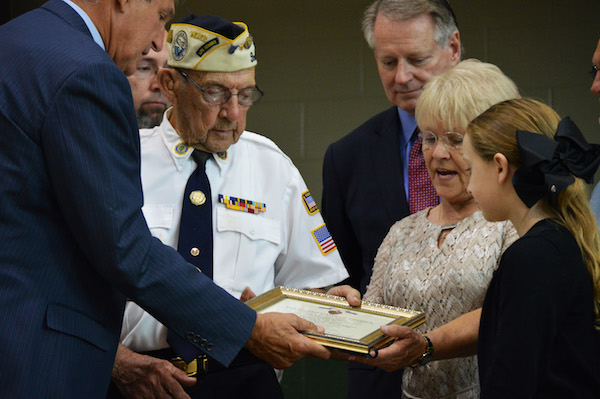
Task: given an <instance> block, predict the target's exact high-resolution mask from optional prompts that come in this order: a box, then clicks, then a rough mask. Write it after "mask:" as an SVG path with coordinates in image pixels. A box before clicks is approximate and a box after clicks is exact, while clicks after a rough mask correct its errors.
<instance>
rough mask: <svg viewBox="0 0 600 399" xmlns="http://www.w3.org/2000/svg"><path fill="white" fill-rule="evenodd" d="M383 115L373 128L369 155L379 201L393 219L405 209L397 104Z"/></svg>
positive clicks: (406, 208) (406, 205) (397, 217)
mask: <svg viewBox="0 0 600 399" xmlns="http://www.w3.org/2000/svg"><path fill="white" fill-rule="evenodd" d="M386 116H387V118H386V120H385V123H384V124H382V125H381V126H380V129H379V130H376V131H375V132H374V135H375V137H374V142H373V146H372V147H371V159H373V167H374V174H375V176H376V184H377V185H378V191H379V192H380V193H381V196H380V198H378V202H379V203H380V204H382V205H383V206H384V207H385V209H386V211H387V213H388V214H389V216H390V218H392V220H399V219H400V218H402V217H404V216H405V215H406V214H407V212H408V203H407V202H406V194H405V193H404V177H403V173H402V162H401V161H400V142H399V139H398V134H399V133H398V132H399V131H400V128H401V126H400V118H399V116H398V111H397V109H396V107H392V108H391V109H390V110H389V111H388V112H387V115H386Z"/></svg>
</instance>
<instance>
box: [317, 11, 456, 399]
mask: <svg viewBox="0 0 600 399" xmlns="http://www.w3.org/2000/svg"><path fill="white" fill-rule="evenodd" d="M363 32H364V34H365V39H366V40H367V43H368V44H369V46H370V47H371V48H372V49H373V51H374V54H375V61H376V63H377V68H378V71H379V76H380V78H381V82H382V84H383V88H384V91H385V94H386V96H387V98H388V100H389V101H390V102H391V103H392V105H393V107H392V108H390V109H388V110H387V111H383V112H381V113H380V114H378V115H375V116H374V117H373V118H371V119H369V120H368V121H366V122H365V123H364V124H363V125H361V126H359V127H358V128H356V129H355V130H354V131H352V132H351V133H350V134H348V135H347V136H345V137H343V138H342V139H340V140H339V141H337V142H335V143H332V144H330V145H329V147H328V148H327V152H326V153H325V159H324V163H323V201H322V208H323V209H322V211H323V217H324V219H325V222H326V223H327V226H328V228H329V230H330V231H331V234H332V236H333V239H334V240H335V242H336V244H337V246H338V249H339V251H340V255H341V257H342V260H343V261H344V264H345V266H346V268H347V269H348V273H349V274H350V278H349V284H350V285H352V286H353V287H355V288H357V289H359V290H360V291H361V293H362V294H364V292H365V291H366V286H367V284H368V282H369V279H370V278H371V269H372V267H373V260H374V258H375V255H376V254H377V249H378V248H379V245H380V244H381V242H382V241H383V238H384V237H385V235H386V234H387V232H388V230H389V229H390V227H391V226H392V225H393V224H394V223H395V222H396V221H398V220H400V219H401V218H403V217H405V216H407V215H409V214H410V213H414V212H416V211H418V210H419V209H420V208H419V207H418V205H420V204H418V201H415V202H414V204H413V205H412V206H409V205H411V204H409V196H410V195H411V194H412V195H413V196H414V197H418V194H421V193H420V192H417V190H423V191H428V192H429V193H430V192H431V190H433V188H432V187H431V181H429V182H428V184H424V185H423V186H421V187H419V188H413V192H412V193H411V192H410V190H409V179H408V176H409V168H408V165H409V153H410V151H411V149H413V144H414V143H415V142H416V143H417V144H415V145H419V144H418V142H417V132H416V127H417V124H416V121H415V119H414V111H415V105H416V102H417V99H418V97H419V95H420V93H421V90H422V88H423V86H424V85H425V83H427V81H428V80H429V79H430V78H431V77H433V76H436V75H439V74H441V73H443V72H444V71H446V70H448V69H449V68H451V67H453V66H454V65H456V64H457V63H458V62H459V60H460V55H461V44H460V35H459V32H458V28H457V24H456V20H455V17H454V13H453V11H452V9H451V8H450V5H449V4H448V3H447V1H445V0H377V1H375V2H374V3H373V4H372V5H371V6H370V7H369V8H368V9H367V10H366V12H365V15H364V18H363ZM415 150H417V151H416V152H418V147H417V148H415ZM417 164H418V166H419V168H421V170H423V169H424V161H423V160H422V157H421V158H420V161H418V163H417ZM411 165H413V164H412V163H411ZM411 167H412V166H411ZM415 169H417V168H415ZM411 188H412V187H411ZM432 201H434V199H432ZM431 205H433V203H432V204H431ZM421 206H427V204H426V203H425V205H422V204H421ZM356 367H357V368H359V369H360V370H356V369H355V368H354V366H353V365H351V367H350V396H351V397H360V396H361V395H374V396H376V397H377V393H374V392H372V391H370V392H362V391H361V387H362V386H368V387H374V386H379V387H381V388H382V394H383V393H384V392H387V391H386V390H385V386H386V385H385V384H384V383H383V382H382V381H380V382H373V383H371V384H362V383H361V382H362V381H363V380H364V378H367V377H366V376H365V375H363V373H367V372H368V373H375V374H381V378H388V380H389V381H391V383H392V386H391V387H392V388H391V390H393V384H396V387H397V384H399V382H398V378H400V375H392V374H389V375H385V374H382V373H383V372H382V371H378V370H375V369H374V368H372V367H371V370H368V371H367V370H365V369H364V368H365V367H369V366H363V365H360V364H356ZM355 372H356V373H359V374H357V375H354V373H355ZM373 378H379V377H373ZM400 381H401V380H400ZM397 392H399V390H397V391H396V393H397Z"/></svg>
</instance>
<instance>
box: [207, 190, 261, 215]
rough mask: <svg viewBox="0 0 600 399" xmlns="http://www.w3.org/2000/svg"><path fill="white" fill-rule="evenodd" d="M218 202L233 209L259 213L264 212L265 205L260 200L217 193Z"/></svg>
mask: <svg viewBox="0 0 600 399" xmlns="http://www.w3.org/2000/svg"><path fill="white" fill-rule="evenodd" d="M219 202H220V203H221V204H224V205H225V208H227V209H233V210H234V211H241V212H248V213H259V212H266V211H267V205H266V204H265V203H262V202H257V201H250V200H246V199H242V198H237V197H230V196H228V195H223V194H219Z"/></svg>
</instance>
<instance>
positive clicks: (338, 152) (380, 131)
mask: <svg viewBox="0 0 600 399" xmlns="http://www.w3.org/2000/svg"><path fill="white" fill-rule="evenodd" d="M400 131H401V125H400V117H399V116H398V110H397V108H396V107H392V108H390V109H388V110H386V111H384V112H381V113H380V114H377V115H375V116H374V117H373V118H371V119H369V120H368V121H367V122H365V123H364V124H362V125H361V126H359V127H358V128H356V129H355V130H354V131H352V132H351V133H350V134H348V135H347V136H345V137H343V138H341V139H340V140H339V141H336V142H335V143H332V144H330V145H329V147H328V148H327V152H326V153H325V160H324V163H323V201H322V208H323V218H324V219H325V222H326V223H327V228H328V229H329V231H330V232H331V235H332V237H333V239H334V241H335V243H336V244H337V246H338V249H339V251H340V255H341V257H342V260H343V261H344V265H345V266H346V269H348V274H350V278H349V280H348V283H349V284H350V285H352V286H353V287H355V288H356V289H358V290H360V292H361V293H363V294H364V293H365V289H366V286H367V284H368V283H369V280H370V279H371V270H372V268H373V261H374V259H375V255H377V249H378V248H379V245H381V242H382V241H383V239H384V238H385V236H386V235H387V233H388V231H389V229H390V227H392V225H393V224H394V223H395V222H396V221H398V220H400V219H402V218H403V217H405V216H408V215H409V214H410V211H409V209H408V202H407V201H406V194H405V193H404V177H403V174H402V161H401V158H400V144H399V139H398V134H399V132H400Z"/></svg>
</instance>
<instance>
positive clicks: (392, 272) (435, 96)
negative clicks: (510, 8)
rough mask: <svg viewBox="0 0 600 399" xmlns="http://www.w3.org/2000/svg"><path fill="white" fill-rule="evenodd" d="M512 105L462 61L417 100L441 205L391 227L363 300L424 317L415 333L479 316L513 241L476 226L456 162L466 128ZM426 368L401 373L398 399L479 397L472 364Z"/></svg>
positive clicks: (491, 75) (488, 77)
mask: <svg viewBox="0 0 600 399" xmlns="http://www.w3.org/2000/svg"><path fill="white" fill-rule="evenodd" d="M516 97H519V93H518V90H517V87H516V86H515V84H514V83H513V82H512V81H511V80H510V79H509V78H508V77H507V76H506V75H504V74H503V73H502V72H501V71H500V69H499V68H498V67H496V66H495V65H492V64H488V63H483V62H479V61H477V60H466V61H462V62H461V63H459V64H458V65H457V66H456V67H454V68H453V69H451V70H449V71H447V72H446V73H444V74H442V75H440V76H438V77H436V78H433V79H432V80H431V81H430V82H429V83H428V84H427V85H426V86H425V89H424V91H423V93H422V94H421V96H420V98H419V101H418V103H417V109H416V119H417V122H418V125H419V127H420V129H421V135H422V138H423V155H424V157H425V164H426V165H427V168H428V171H429V174H430V176H431V180H432V182H433V185H434V187H435V189H436V191H437V193H438V195H439V196H440V198H441V202H440V204H439V205H438V206H435V207H433V208H428V209H426V210H423V211H421V212H418V213H415V214H413V215H411V216H409V217H407V218H404V219H402V220H401V221H399V222H397V223H396V224H395V225H394V226H392V228H391V229H390V231H389V233H388V234H387V236H386V238H385V239H384V241H383V243H382V244H381V246H380V247H379V251H378V253H377V257H376V258H375V266H374V269H373V276H372V278H371V282H370V284H369V286H368V289H367V293H366V295H365V300H367V301H374V302H379V303H385V304H388V305H394V306H400V307H405V308H410V309H419V310H422V311H424V312H425V314H426V318H427V322H426V324H424V325H423V326H421V327H420V328H419V330H420V331H421V332H427V331H430V330H432V329H435V328H436V327H439V326H441V325H443V324H445V323H447V322H449V321H451V320H452V319H454V318H456V317H458V316H460V315H462V314H464V313H467V312H469V311H472V310H475V309H478V308H480V307H481V305H482V303H483V297H484V294H485V290H486V288H487V285H488V284H489V281H490V279H491V278H492V273H493V271H494V269H495V267H496V266H497V264H498V259H499V258H500V255H501V254H502V252H503V251H504V250H505V249H506V248H507V247H508V246H509V245H510V244H511V243H512V242H513V241H514V239H516V232H515V230H514V228H513V227H512V225H511V224H510V223H509V222H503V223H489V222H487V221H486V220H485V219H484V218H483V216H482V214H481V212H480V211H479V207H478V206H477V203H476V202H475V200H474V199H473V197H472V196H471V194H470V193H469V192H468V190H467V184H468V182H469V177H470V172H469V171H468V167H467V165H466V164H465V162H464V160H463V157H462V140H463V134H464V133H465V131H466V127H467V125H468V124H469V122H470V121H471V120H472V119H473V118H475V117H476V116H477V115H479V114H480V113H481V112H483V111H485V110H486V109H487V108H489V107H490V106H491V105H493V104H495V103H497V102H499V101H503V100H506V99H509V98H516ZM421 353H423V352H421ZM428 360H430V359H429V357H425V358H422V359H419V360H418V361H416V362H415V363H414V365H416V366H418V367H415V368H407V369H405V370H404V375H403V382H402V390H400V381H398V395H399V396H400V394H402V395H403V396H404V397H408V398H442V397H443V398H477V397H479V389H478V383H477V381H478V377H477V361H476V358H475V357H474V356H471V357H467V358H462V359H452V360H444V361H439V362H434V363H429V364H426V363H427V362H428ZM386 369H387V370H388V371H391V370H393V369H394V368H393V367H392V368H386Z"/></svg>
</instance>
